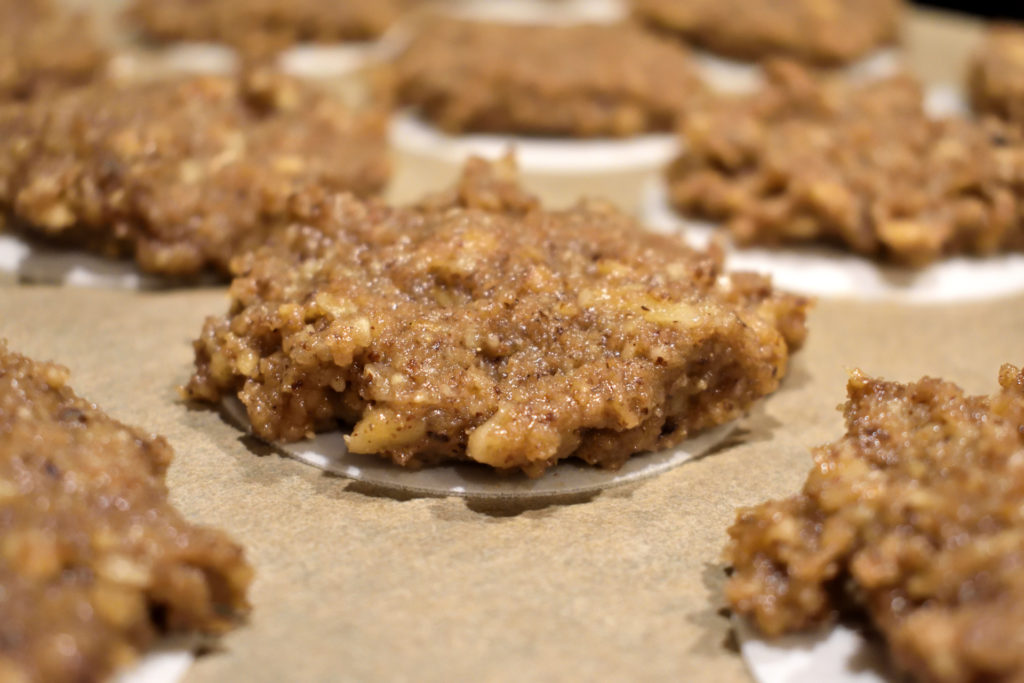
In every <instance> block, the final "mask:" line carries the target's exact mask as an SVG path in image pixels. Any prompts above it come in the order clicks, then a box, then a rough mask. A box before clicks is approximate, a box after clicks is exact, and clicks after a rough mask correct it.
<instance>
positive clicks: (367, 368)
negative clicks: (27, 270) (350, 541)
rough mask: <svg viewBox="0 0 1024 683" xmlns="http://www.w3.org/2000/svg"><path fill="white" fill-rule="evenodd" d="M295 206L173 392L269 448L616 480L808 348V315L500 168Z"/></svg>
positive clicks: (710, 261)
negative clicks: (401, 193)
mask: <svg viewBox="0 0 1024 683" xmlns="http://www.w3.org/2000/svg"><path fill="white" fill-rule="evenodd" d="M506 163H507V162H506ZM297 210H299V211H300V213H302V212H304V213H305V216H304V218H303V219H302V220H301V221H300V222H299V223H297V224H296V225H295V226H293V228H292V229H291V230H290V231H289V232H287V233H285V234H284V235H283V236H281V237H283V238H284V239H283V241H282V242H279V243H278V244H276V245H274V246H269V247H267V248H264V249H262V250H260V251H258V252H255V253H254V254H251V255H248V256H247V257H244V258H242V259H240V260H239V261H238V262H237V263H236V264H235V269H236V272H237V277H236V279H235V281H234V282H233V284H232V287H231V296H232V303H231V308H230V311H229V312H228V313H227V315H224V316H221V317H215V318H211V319H209V320H208V321H207V322H206V325H205V327H204V329H203V331H202V334H201V336H200V337H199V339H198V340H197V341H196V342H195V350H196V373H195V375H194V377H193V379H192V381H191V383H190V384H189V385H188V387H187V390H186V391H187V395H188V396H190V397H191V398H193V399H201V400H205V401H210V402H217V401H220V400H221V399H222V398H223V397H225V396H235V395H237V396H238V397H239V398H240V399H241V401H242V402H243V403H244V404H245V406H246V408H247V410H248V414H249V418H250V420H251V423H252V425H253V428H254V430H255V432H256V433H257V434H258V435H259V436H261V437H263V438H265V439H268V440H273V441H296V440H300V439H303V438H306V437H308V436H311V435H312V434H313V433H314V432H315V431H318V430H330V429H337V428H338V427H339V422H341V423H344V424H348V425H354V427H353V428H352V430H351V433H350V435H349V436H348V437H347V443H348V448H349V449H350V450H351V451H353V452H357V453H376V454H379V455H381V456H383V457H385V458H389V459H391V460H392V461H394V462H395V463H397V464H399V465H404V466H413V467H415V466H420V465H423V464H431V463H437V462H441V461H445V460H470V461H476V462H479V463H483V464H485V465H489V466H491V467H494V468H498V469H502V470H517V469H518V470H523V471H525V472H526V473H527V474H530V475H534V476H536V475H540V474H541V473H542V472H543V471H544V470H545V469H547V468H548V467H550V466H551V465H553V464H555V463H556V462H557V461H558V460H561V459H563V458H568V457H575V458H579V459H581V460H583V461H586V462H588V463H591V464H596V465H601V466H603V467H610V468H615V467H618V466H620V465H621V464H622V463H623V462H625V460H626V459H628V458H629V457H630V456H631V455H633V454H635V453H637V452H640V451H647V450H651V449H657V448H662V447H667V446H671V445H673V444H675V443H678V442H680V441H682V440H683V439H685V438H686V437H687V436H689V435H691V434H694V433H695V432H697V431H699V430H702V429H705V428H708V427H712V426H714V425H718V424H720V423H723V422H726V421H728V420H731V419H733V418H735V417H737V416H738V415H739V414H740V413H741V412H742V411H743V410H745V409H746V408H747V407H748V406H749V405H750V404H751V403H752V402H753V401H754V400H756V399H757V398H760V397H762V396H764V395H766V394H768V393H771V392H772V391H774V390H775V389H776V388H777V387H778V385H779V382H780V380H781V378H782V377H783V375H784V374H785V372H786V367H787V361H788V358H789V354H790V351H791V350H793V349H794V348H796V347H798V346H799V345H800V343H801V342H802V340H803V338H804V335H805V328H804V315H805V308H806V306H807V301H806V300H804V299H801V298H798V297H793V296H789V295H786V294H782V293H778V292H774V291H773V290H772V288H771V286H770V284H769V282H768V281H767V280H766V279H765V278H762V277H760V276H757V275H753V274H737V275H732V276H729V275H725V274H723V273H722V267H721V260H720V256H719V255H715V254H709V253H703V252H695V251H693V250H691V249H689V248H687V247H686V246H684V244H683V243H682V242H681V241H680V240H676V239H674V238H669V237H664V236H656V235H653V234H647V233H644V232H642V231H641V229H640V227H639V226H638V225H637V224H636V223H635V222H634V221H633V220H632V219H630V218H628V217H627V216H625V215H623V214H622V213H619V212H618V211H617V210H615V209H612V208H610V207H608V206H603V205H601V206H599V205H580V206H578V207H576V208H573V209H570V210H566V211H557V212H555V211H546V210H543V209H541V208H540V207H538V206H537V204H536V202H535V201H534V200H533V198H532V197H530V196H529V195H525V194H524V193H523V192H522V191H521V190H520V189H519V188H518V187H517V185H516V181H515V178H514V175H513V171H511V170H510V169H509V168H508V167H507V166H505V165H503V166H499V167H497V168H492V167H489V166H487V165H486V164H484V163H483V162H480V161H474V162H471V164H470V165H469V167H468V170H467V172H466V175H465V176H464V178H463V179H462V181H461V184H460V185H459V187H458V188H457V189H456V190H454V191H452V192H449V193H445V194H443V195H440V196H437V197H433V198H431V199H429V200H427V201H425V202H424V203H422V204H421V205H419V206H415V207H409V208H388V207H386V206H383V205H381V204H377V203H373V202H369V203H367V202H360V201H357V200H356V199H354V198H352V197H350V196H342V195H336V196H328V197H326V198H318V199H314V198H312V197H310V198H307V202H306V206H305V207H297Z"/></svg>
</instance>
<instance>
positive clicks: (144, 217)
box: [0, 72, 388, 277]
mask: <svg viewBox="0 0 1024 683" xmlns="http://www.w3.org/2000/svg"><path fill="white" fill-rule="evenodd" d="M384 127H385V126H384V120H383V117H382V116H381V115H379V114H376V113H372V114H370V113H368V114H362V113H354V112H352V111H350V110H349V109H347V108H346V107H345V106H344V105H343V104H341V103H340V102H338V101H336V100H334V99H332V98H331V97H330V96H327V95H325V94H322V93H320V92H319V91H318V90H315V89H314V87H313V86H307V85H303V84H300V83H299V82H297V81H292V80H287V79H283V78H279V77H277V76H274V75H270V74H268V73H267V72H259V73H257V74H256V75H255V76H253V77H252V78H249V79H247V80H246V81H245V82H244V83H240V82H238V81H235V80H232V79H227V78H215V77H202V78H186V79H182V80H174V81H170V82H154V83H146V84H135V85H127V86H117V85H112V84H107V83H103V84H97V85H95V86H90V87H88V88H83V89H80V90H78V91H76V92H73V93H68V94H66V95H64V96H62V97H60V98H57V99H53V100H50V101H47V102H37V103H32V104H31V105H30V106H24V107H18V108H15V109H14V110H13V111H11V110H9V111H7V112H4V113H0V150H2V154H0V210H3V211H4V212H6V213H7V214H8V215H9V216H10V217H11V218H13V222H14V223H15V224H16V225H17V227H18V228H19V229H21V230H22V231H23V232H24V233H25V234H27V235H30V236H33V237H40V238H47V239H49V240H51V241H54V242H56V243H58V244H61V245H67V246H77V247H85V248H88V249H90V250H92V251H96V252H99V253H102V254H104V255H108V256H112V257H121V256H127V257H133V258H134V259H135V260H136V261H137V263H138V265H139V267H140V268H141V269H142V270H143V271H147V272H151V273H157V274H161V275H169V276H178V277H191V276H195V275H197V274H199V273H200V272H201V271H203V270H204V269H213V270H217V271H222V272H225V271H226V270H227V267H228V263H229V261H230V260H231V258H232V257H233V256H234V255H235V254H236V253H238V252H239V251H242V250H245V249H248V248H251V247H253V246H255V245H257V244H261V243H262V242H263V241H264V239H265V237H266V234H267V232H268V231H270V230H272V229H273V227H274V226H275V225H276V223H275V221H276V220H277V218H278V217H279V215H280V213H281V211H283V210H284V207H285V204H286V199H287V197H288V195H290V194H291V193H292V192H294V191H296V190H297V189H299V188H301V187H302V186H303V185H305V184H310V183H312V184H316V185H320V186H323V187H326V188H330V189H334V190H350V191H353V192H355V193H357V194H360V195H367V194H373V193H375V192H377V191H378V190H379V189H380V188H381V187H382V186H383V185H384V183H385V181H386V179H387V174H388V162H387V154H386V146H385V142H384Z"/></svg>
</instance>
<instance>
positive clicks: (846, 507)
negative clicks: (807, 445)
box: [726, 365, 1024, 683]
mask: <svg viewBox="0 0 1024 683" xmlns="http://www.w3.org/2000/svg"><path fill="white" fill-rule="evenodd" d="M999 383H1000V384H1001V385H1002V390H1001V391H1000V392H998V393H996V394H995V395H993V396H966V395H965V394H964V392H963V391H962V390H961V389H960V388H959V387H957V386H956V385H954V384H950V383H948V382H942V381H940V380H937V379H923V380H921V381H920V382H917V383H916V384H910V385H903V384H896V383H891V382H883V381H880V380H876V379H871V378H869V377H866V376H864V375H863V374H861V373H859V372H856V373H854V374H853V376H852V377H851V379H850V383H849V387H848V391H849V401H848V402H847V404H846V408H845V413H846V425H847V432H846V435H845V436H844V437H842V438H841V439H839V440H838V441H835V442H833V443H830V444H827V445H825V446H822V447H820V448H818V449H816V450H815V452H814V460H815V466H814V469H812V470H811V473H810V475H809V476H808V478H807V482H806V483H805V484H804V487H803V491H802V492H801V493H800V494H798V495H796V496H794V497H792V498H789V499H788V500H782V501H775V502H770V503H766V504H764V505H761V506H759V507H755V508H749V509H745V510H741V511H740V513H739V517H738V519H737V521H736V524H735V525H734V526H733V527H732V529H731V530H730V532H729V533H730V535H731V536H732V544H731V546H730V548H729V553H728V554H729V559H730V561H731V562H732V564H733V565H734V567H735V573H734V574H733V576H732V578H731V579H730V581H729V583H728V584H727V587H726V595H727V597H728V599H729V602H730V603H732V606H733V608H734V609H735V610H736V611H737V612H739V613H740V614H743V615H745V616H748V617H750V618H751V619H752V620H753V621H754V623H755V624H756V625H757V626H758V627H759V628H760V630H761V631H763V632H764V633H765V634H766V635H769V636H776V635H780V634H782V633H787V632H792V631H798V630H802V629H807V628H811V627H813V626H815V625H817V624H819V623H822V622H825V621H829V620H831V619H833V618H835V616H836V614H837V613H839V614H843V613H845V612H847V610H850V611H852V613H853V614H856V615H857V616H860V615H866V616H867V617H868V618H869V620H870V622H871V624H872V625H873V626H874V628H875V629H877V631H878V632H879V633H880V634H881V636H882V637H883V638H884V640H885V644H886V647H887V649H888V652H889V654H890V656H891V657H892V660H893V662H894V663H895V664H896V665H897V666H898V667H899V668H900V669H902V670H904V671H907V672H909V673H911V674H912V675H913V676H914V677H915V678H917V679H919V680H922V681H942V682H943V683H954V682H963V683H968V682H969V681H1019V680H1022V679H1024V572H1021V566H1024V506H1022V505H1021V501H1024V373H1022V372H1021V371H1019V370H1018V369H1017V368H1015V367H1012V366H1010V365H1005V366H1003V368H1002V370H1001V371H1000V373H999Z"/></svg>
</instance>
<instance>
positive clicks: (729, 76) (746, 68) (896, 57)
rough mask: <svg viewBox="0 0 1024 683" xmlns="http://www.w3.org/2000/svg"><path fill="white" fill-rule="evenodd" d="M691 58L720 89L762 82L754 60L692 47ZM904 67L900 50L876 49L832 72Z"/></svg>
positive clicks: (872, 74)
mask: <svg viewBox="0 0 1024 683" xmlns="http://www.w3.org/2000/svg"><path fill="white" fill-rule="evenodd" d="M693 58H694V62H695V63H696V65H697V69H698V71H700V73H701V75H702V76H703V78H704V81H705V82H706V83H707V84H708V85H709V86H711V87H712V88H714V89H715V90H717V91H719V92H723V93H736V94H743V93H750V92H753V91H755V90H757V89H758V88H759V87H760V86H762V85H763V84H764V82H765V79H764V74H763V72H762V70H761V67H760V65H759V64H757V63H756V62H742V61H738V60H735V59H728V58H726V57H720V56H718V55H716V54H713V53H711V52H707V51H704V50H696V49H695V50H693ZM903 69H904V62H903V58H902V56H901V54H900V52H899V50H896V49H892V48H886V49H883V50H877V51H876V52H874V53H873V54H870V55H868V56H867V57H864V58H863V59H860V60H858V61H856V62H853V63H852V64H848V65H846V66H844V67H841V68H839V69H836V70H835V72H836V73H837V74H839V75H841V76H843V77H845V78H847V79H849V80H850V81H854V82H856V81H869V80H876V79H880V78H885V77H887V76H892V75H895V74H897V73H899V72H900V71H902V70H903Z"/></svg>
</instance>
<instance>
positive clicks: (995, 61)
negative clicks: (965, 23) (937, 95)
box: [968, 25, 1024, 130]
mask: <svg viewBox="0 0 1024 683" xmlns="http://www.w3.org/2000/svg"><path fill="white" fill-rule="evenodd" d="M968 90H969V92H970V96H971V104H972V105H973V107H974V110H975V111H976V112H978V113H980V114H992V115H995V116H997V117H999V118H1002V119H1005V120H1007V121H1009V122H1011V123H1012V124H1014V125H1016V126H1017V127H1018V128H1020V129H1022V130H1024V27H1020V26H1011V25H1001V26H998V27H996V28H994V29H992V30H991V31H990V32H989V34H988V35H987V37H986V39H985V42H984V43H983V45H982V46H981V48H980V49H979V50H978V52H977V53H976V54H975V55H974V59H973V61H972V62H971V68H970V74H969V77H968Z"/></svg>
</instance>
